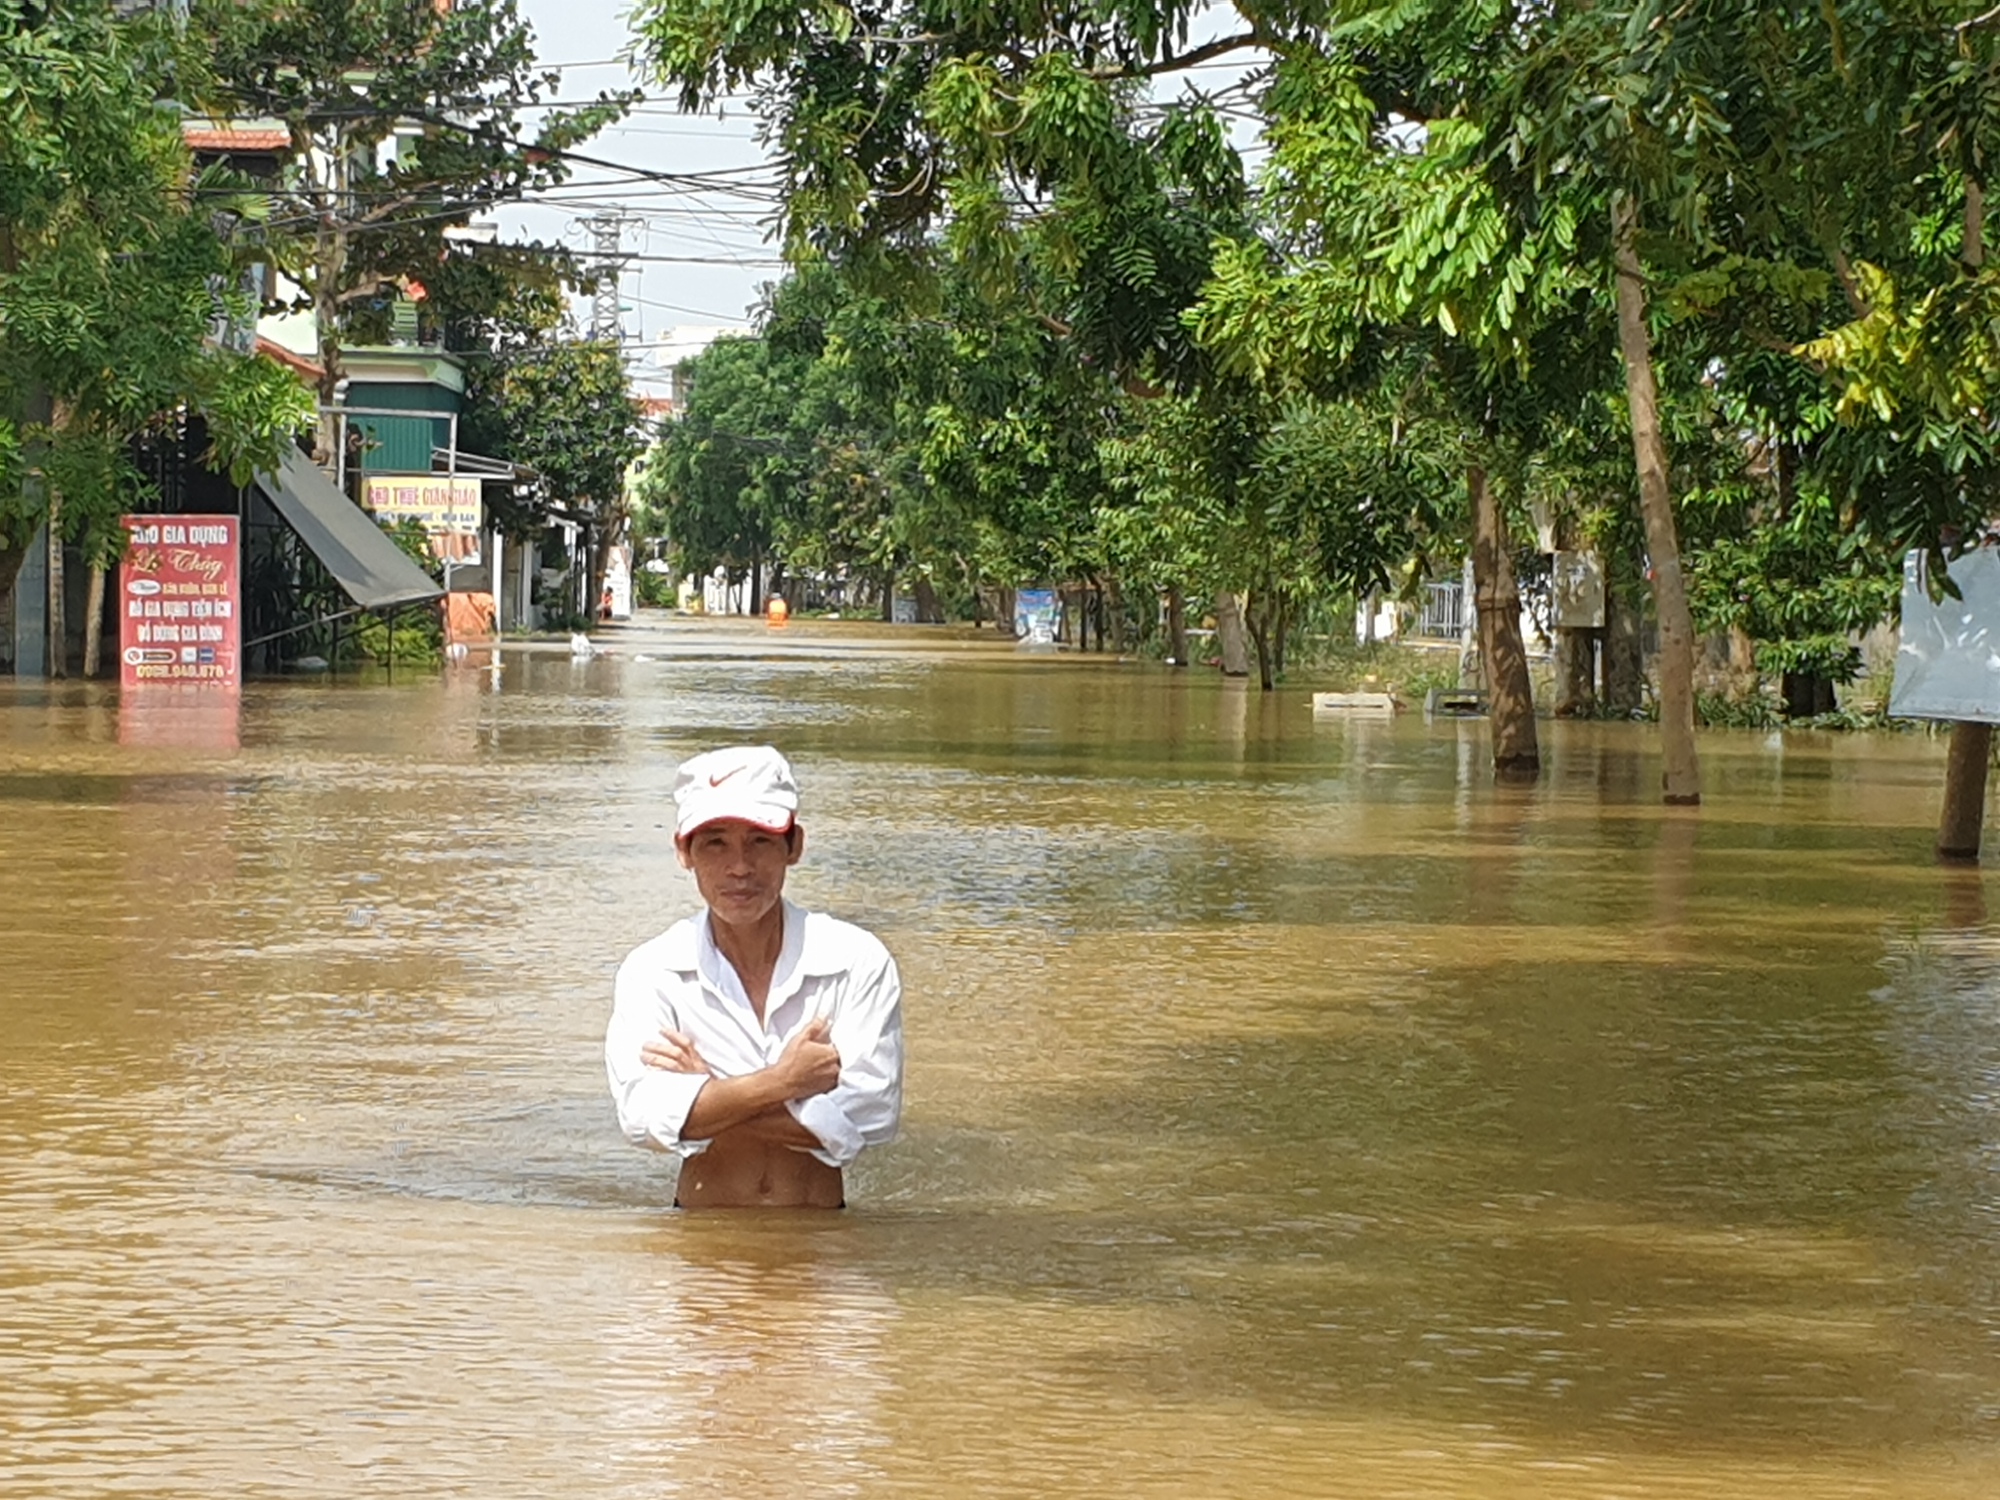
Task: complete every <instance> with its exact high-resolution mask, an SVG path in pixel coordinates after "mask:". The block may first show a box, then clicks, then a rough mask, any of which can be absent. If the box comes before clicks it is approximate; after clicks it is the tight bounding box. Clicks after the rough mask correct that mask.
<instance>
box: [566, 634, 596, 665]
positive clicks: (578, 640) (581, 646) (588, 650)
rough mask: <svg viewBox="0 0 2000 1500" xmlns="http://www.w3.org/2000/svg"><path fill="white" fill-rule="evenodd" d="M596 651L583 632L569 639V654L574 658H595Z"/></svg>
mask: <svg viewBox="0 0 2000 1500" xmlns="http://www.w3.org/2000/svg"><path fill="white" fill-rule="evenodd" d="M596 651H597V648H596V647H595V646H593V645H591V644H590V637H589V636H587V635H585V634H584V633H583V632H582V631H578V632H577V633H576V634H575V635H573V636H571V637H570V638H569V654H570V655H571V656H573V657H577V658H579V659H580V658H582V657H586V656H593V655H595V654H596Z"/></svg>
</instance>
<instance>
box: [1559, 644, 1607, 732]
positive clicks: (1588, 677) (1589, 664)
mask: <svg viewBox="0 0 2000 1500" xmlns="http://www.w3.org/2000/svg"><path fill="white" fill-rule="evenodd" d="M1596 642H1597V632H1596V631H1594V630H1582V629H1570V628H1564V627H1561V626H1558V627H1557V629H1556V662H1555V666H1556V707H1555V714H1556V717H1557V718H1558V719H1576V718H1582V717H1585V716H1587V715H1588V714H1589V713H1590V711H1591V709H1593V708H1594V707H1596V705H1597V692H1596V679H1597V653H1596V651H1595V650H1594V649H1593V648H1594V647H1595V645H1596Z"/></svg>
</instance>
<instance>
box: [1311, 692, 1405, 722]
mask: <svg viewBox="0 0 2000 1500" xmlns="http://www.w3.org/2000/svg"><path fill="white" fill-rule="evenodd" d="M1313 712H1314V713H1315V714H1358V715H1361V716H1364V717H1370V718H1382V719H1386V718H1389V717H1391V716H1393V715H1394V714H1395V712H1396V698H1395V695H1394V694H1393V693H1314V694H1313Z"/></svg>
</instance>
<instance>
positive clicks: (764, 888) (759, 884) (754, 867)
mask: <svg viewBox="0 0 2000 1500" xmlns="http://www.w3.org/2000/svg"><path fill="white" fill-rule="evenodd" d="M805 847H806V836H805V830H804V829H802V828H799V827H798V826H796V825H794V826H793V828H792V832H791V836H790V837H789V838H787V837H786V836H785V835H784V834H782V833H772V832H770V831H769V830H767V829H763V828H759V827H758V826H757V825H756V824H755V823H745V822H743V821H742V820H741V819H738V818H722V819H718V820H717V821H716V822H713V823H704V824H702V826H701V827H699V828H697V829H696V830H695V831H694V832H693V833H691V834H689V835H688V836H687V837H686V838H684V839H682V840H680V841H679V844H678V845H677V850H678V853H679V855H680V861H681V864H682V866H683V867H684V868H686V869H688V870H691V871H693V872H694V883H695V889H696V890H698V891H700V892H701V899H702V900H704V901H706V902H707V903H708V909H709V911H710V912H711V913H713V914H714V917H715V919H716V920H717V921H719V922H723V923H726V924H727V925H729V926H731V927H754V926H755V925H756V924H757V923H759V922H761V921H763V920H764V919H765V918H766V917H768V916H769V915H770V914H771V913H772V911H774V910H775V909H776V907H777V905H778V901H779V899H780V898H781V897H782V896H783V895H784V893H785V871H786V870H788V869H790V868H791V867H792V866H793V865H795V864H797V863H798V862H799V856H800V855H801V854H803V853H804V852H805Z"/></svg>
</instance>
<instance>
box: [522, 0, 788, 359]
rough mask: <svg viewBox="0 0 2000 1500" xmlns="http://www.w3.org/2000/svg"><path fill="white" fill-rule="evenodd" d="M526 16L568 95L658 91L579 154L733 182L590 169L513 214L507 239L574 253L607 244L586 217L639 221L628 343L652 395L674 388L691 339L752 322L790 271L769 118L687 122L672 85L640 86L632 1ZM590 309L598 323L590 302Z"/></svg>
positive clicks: (539, 7) (626, 288) (630, 233)
mask: <svg viewBox="0 0 2000 1500" xmlns="http://www.w3.org/2000/svg"><path fill="white" fill-rule="evenodd" d="M521 11H522V14H523V16H524V17H525V18H526V20H527V21H528V23H529V25H530V26H532V27H533V28H534V31H535V38H536V52H537V56H538V57H539V59H540V61H541V65H542V66H543V67H544V68H556V69H560V71H561V73H562V79H563V84H562V89H561V97H562V98H563V99H564V100H575V101H579V102H581V101H587V100H589V99H592V98H594V97H595V96H596V95H597V94H598V93H599V92H601V91H605V90H612V89H622V88H642V89H645V90H646V92H647V96H648V97H647V99H646V100H645V102H644V103H642V104H640V105H639V106H638V107H637V108H635V109H634V110H633V111H632V113H631V114H629V115H628V116H627V117H626V118H625V119H624V120H623V121H621V122H620V123H619V124H617V125H614V126H612V127H611V128H610V129H608V130H606V131H604V132H602V133H601V134H599V135H598V136H597V137H596V138H595V139H593V140H592V141H590V142H589V143H588V144H586V145H583V146H580V147H579V148H578V150H579V151H581V152H582V153H583V154H584V155H587V156H591V157H596V158H600V159H602V160H603V161H606V162H610V163H615V164H616V165H617V166H618V167H623V168H631V169H634V170H635V171H638V172H667V173H676V174H680V173H717V174H720V175H718V176H717V177H715V178H714V179H712V180H711V182H710V183H709V184H707V185H699V186H694V187H690V186H689V185H686V184H676V183H660V182H655V181H649V180H646V179H644V178H641V177H636V176H635V175H634V172H633V171H623V172H621V171H617V170H613V169H610V168H605V167H595V166H579V167H578V168H577V170H576V172H575V174H574V175H573V176H572V177H571V179H570V180H569V181H568V182H567V183H565V184H564V185H563V186H562V187H560V188H556V189H553V190H551V191H549V192H547V193H545V194H542V195H541V196H540V197H539V198H538V199H537V200H536V201H534V202H531V203H525V204H520V205H515V206H512V207H509V208H507V209H505V210H503V211H502V212H501V213H500V215H499V219H500V224H501V229H502V232H503V234H504V235H505V237H506V238H509V239H522V238H533V239H539V240H543V241H545V242H553V243H561V244H564V245H567V246H569V247H570V248H571V249H574V250H584V249H587V248H589V247H590V246H591V245H592V244H593V243H594V241H593V237H592V235H591V234H590V233H589V232H588V231H586V230H585V229H584V227H583V223H582V221H583V220H585V219H587V218H589V217H590V216H592V215H594V214H597V213H600V212H603V211H605V210H614V211H617V212H619V213H621V214H623V215H626V216H629V218H630V219H631V222H630V223H627V224H626V225H625V226H624V229H623V246H624V250H625V252H626V254H627V256H628V257H630V260H629V264H628V267H627V269H626V272H625V274H624V277H623V278H622V281H621V283H620V289H621V292H622V297H621V301H622V303H623V305H624V307H625V313H624V327H625V338H626V345H627V348H628V350H629V351H630V352H631V355H632V361H631V370H632V375H633V378H634V381H635V382H636V383H637V384H638V385H639V386H640V387H641V392H642V394H664V391H665V386H666V380H667V366H670V365H671V364H672V363H673V362H674V361H675V360H676V359H679V358H683V357H685V356H686V355H687V354H689V353H692V352H694V351H693V347H692V346H691V344H690V340H689V336H690V335H692V338H693V339H694V340H695V341H697V342H698V341H699V340H700V339H701V338H705V337H706V336H707V334H708V332H709V331H710V330H713V329H715V328H730V327H736V328H745V327H748V325H749V322H750V318H751V315H752V312H753V311H754V309H755V307H756V304H757V302H758V299H759V295H760V291H759V289H760V288H761V287H762V286H763V285H764V284H765V283H767V282H770V281H774V280H776V279H777V278H778V277H779V276H780V275H781V274H782V270H783V268H782V266H781V265H780V264H779V260H778V253H777V248H776V246H775V245H774V244H773V243H772V242H771V241H770V240H768V239H767V238H766V236H765V229H766V227H767V225H766V221H767V220H768V218H769V215H770V213H771V209H772V203H773V195H772V194H771V192H770V191H769V184H770V183H771V181H772V172H771V170H770V168H769V161H768V157H767V156H766V153H765V152H764V150H763V149H762V148H761V147H760V146H759V145H758V144H757V141H756V121H755V120H754V119H753V118H752V117H751V115H750V113H749V111H748V110H747V109H744V108H731V109H727V110H726V111H725V113H724V114H723V115H722V117H721V118H717V117H715V116H713V115H708V116H693V115H684V114H682V113H681V112H680V110H679V109H678V108H677V107H676V106H675V105H674V104H673V103H672V102H671V101H670V99H669V98H668V97H667V93H666V91H665V90H663V89H660V88H657V87H655V86H649V85H647V84H646V83H644V82H643V81H642V80H641V79H640V78H638V77H637V76H636V75H635V74H634V72H633V71H632V69H631V68H630V67H629V66H628V65H627V64H626V63H625V62H623V61H622V60H621V59H620V54H622V53H624V52H626V51H627V50H628V49H629V48H630V47H631V45H632V34H631V30H630V26H629V22H628V15H629V11H628V8H627V6H626V5H625V4H624V3H622V0H521ZM760 186H761V187H762V188H763V189H764V190H763V191H758V188H759V187H760ZM579 314H580V316H582V317H584V318H587V317H588V316H589V306H588V304H587V303H586V304H584V305H583V306H582V307H580V308H579ZM677 331H678V332H679V334H680V335H681V337H680V338H678V339H677V338H676V333H677ZM663 358H664V360H665V363H664V364H663V363H662V359H663Z"/></svg>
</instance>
